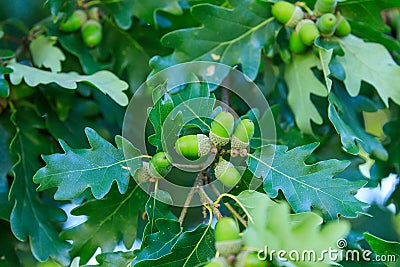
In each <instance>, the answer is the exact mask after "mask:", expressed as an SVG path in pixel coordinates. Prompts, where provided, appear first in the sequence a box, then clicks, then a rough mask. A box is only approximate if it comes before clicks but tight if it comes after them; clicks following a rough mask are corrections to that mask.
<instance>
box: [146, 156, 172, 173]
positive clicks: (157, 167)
mask: <svg viewBox="0 0 400 267" xmlns="http://www.w3.org/2000/svg"><path fill="white" fill-rule="evenodd" d="M171 168H172V164H171V158H170V156H169V155H168V154H167V153H165V152H158V153H157V154H155V155H154V156H153V157H152V158H151V160H150V162H149V167H148V173H149V174H150V176H151V177H152V178H157V179H159V178H163V177H165V176H166V175H167V174H168V173H169V172H170V171H171Z"/></svg>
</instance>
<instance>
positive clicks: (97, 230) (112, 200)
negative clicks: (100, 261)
mask: <svg viewBox="0 0 400 267" xmlns="http://www.w3.org/2000/svg"><path fill="white" fill-rule="evenodd" d="M146 199H147V195H146V193H145V192H144V191H143V190H142V189H141V188H140V187H139V185H136V184H134V183H133V182H131V185H130V186H129V188H128V191H127V192H126V193H125V194H120V193H119V192H118V190H116V188H113V189H112V190H111V191H110V193H108V194H107V196H105V197H104V198H102V199H93V200H90V201H88V202H85V203H84V204H82V205H81V206H79V207H77V208H75V209H73V210H72V212H71V214H72V215H74V216H80V215H85V216H87V217H88V219H87V221H85V222H84V223H82V224H79V225H77V226H74V227H73V228H70V229H67V230H65V231H63V232H62V233H61V237H62V238H63V239H66V240H72V241H73V245H72V250H71V252H70V255H71V257H80V263H81V264H82V263H86V262H87V261H88V260H89V259H90V258H91V257H92V256H93V254H94V253H95V251H96V249H97V248H98V247H100V248H101V251H102V252H103V253H104V252H112V251H113V250H114V248H115V246H116V245H117V244H118V243H119V242H120V241H121V240H122V241H123V242H124V245H125V247H126V248H127V249H130V248H131V247H132V245H133V242H134V241H135V238H136V231H137V220H138V214H139V210H140V209H141V208H142V207H143V205H144V204H145V202H146ZM99 207H101V212H99Z"/></svg>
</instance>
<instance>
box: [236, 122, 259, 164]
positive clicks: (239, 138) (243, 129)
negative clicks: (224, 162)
mask: <svg viewBox="0 0 400 267" xmlns="http://www.w3.org/2000/svg"><path fill="white" fill-rule="evenodd" d="M253 135H254V123H253V121H252V120H250V119H242V120H240V122H239V123H238V125H237V126H236V128H235V131H234V132H233V135H232V137H231V156H232V157H235V156H237V155H238V154H240V155H241V156H245V155H247V147H248V146H249V144H250V139H251V138H252V137H253Z"/></svg>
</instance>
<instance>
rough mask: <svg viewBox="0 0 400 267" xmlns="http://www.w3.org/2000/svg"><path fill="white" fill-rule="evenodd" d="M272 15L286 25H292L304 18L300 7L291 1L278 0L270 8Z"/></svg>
mask: <svg viewBox="0 0 400 267" xmlns="http://www.w3.org/2000/svg"><path fill="white" fill-rule="evenodd" d="M271 13H272V16H274V18H275V19H276V20H277V21H279V22H280V23H282V24H285V25H286V26H288V27H294V26H296V24H297V23H298V22H299V21H300V20H302V19H303V18H304V12H303V10H301V8H300V7H298V6H295V5H293V4H292V3H289V2H285V1H279V2H276V3H275V4H274V5H273V6H272V9H271Z"/></svg>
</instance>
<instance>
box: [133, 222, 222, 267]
mask: <svg viewBox="0 0 400 267" xmlns="http://www.w3.org/2000/svg"><path fill="white" fill-rule="evenodd" d="M156 225H157V228H158V230H159V231H158V232H157V233H154V234H151V235H149V236H147V244H148V246H147V247H145V248H143V249H142V250H141V251H140V252H136V253H135V254H136V256H137V258H136V259H135V260H134V261H133V262H132V266H135V267H139V266H142V267H144V266H171V267H173V266H188V267H189V266H199V265H203V264H205V263H207V262H208V260H209V259H210V258H212V257H213V255H215V247H214V242H215V241H214V230H213V229H212V228H211V220H210V222H209V224H208V225H204V224H200V225H199V226H198V227H197V228H196V229H194V230H192V231H183V230H182V229H181V227H180V224H179V222H178V221H177V220H170V219H169V220H166V219H159V220H157V222H156Z"/></svg>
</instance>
